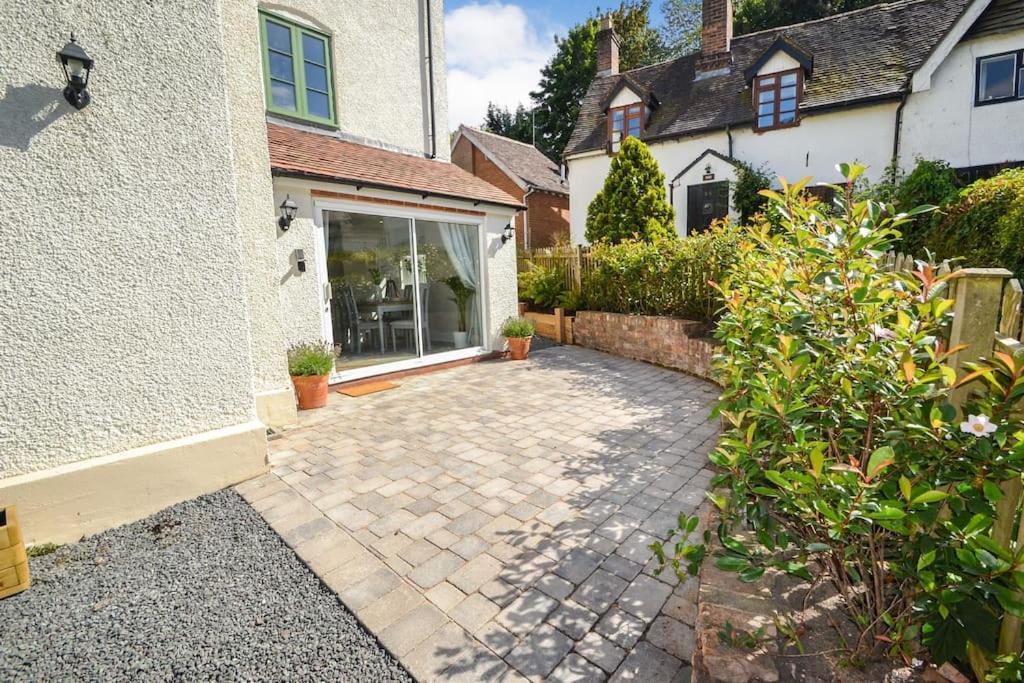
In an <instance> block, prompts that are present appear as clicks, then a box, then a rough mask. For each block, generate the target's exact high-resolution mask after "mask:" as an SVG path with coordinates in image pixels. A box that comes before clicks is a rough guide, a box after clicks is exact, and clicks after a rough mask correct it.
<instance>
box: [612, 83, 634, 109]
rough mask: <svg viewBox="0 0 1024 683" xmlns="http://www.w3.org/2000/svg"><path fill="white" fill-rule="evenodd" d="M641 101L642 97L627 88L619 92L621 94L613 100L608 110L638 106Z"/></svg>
mask: <svg viewBox="0 0 1024 683" xmlns="http://www.w3.org/2000/svg"><path fill="white" fill-rule="evenodd" d="M639 101H640V96H639V95H637V94H636V93H635V92H633V90H632V89H631V88H628V87H627V88H623V89H622V90H620V91H619V94H618V95H616V96H615V99H613V100H612V103H611V104H610V105H608V108H609V109H614V108H615V107H625V106H626V105H629V104H636V103H637V102H639Z"/></svg>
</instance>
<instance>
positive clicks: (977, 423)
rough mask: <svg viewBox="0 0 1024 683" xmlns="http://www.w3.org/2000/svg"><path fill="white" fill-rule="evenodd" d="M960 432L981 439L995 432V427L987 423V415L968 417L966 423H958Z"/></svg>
mask: <svg viewBox="0 0 1024 683" xmlns="http://www.w3.org/2000/svg"><path fill="white" fill-rule="evenodd" d="M960 431H961V432H965V433H967V434H974V436H977V437H982V436H988V435H989V434H991V433H992V432H994V431H996V426H995V425H994V424H992V422H991V421H989V419H988V415H968V416H967V421H966V422H961V423H960Z"/></svg>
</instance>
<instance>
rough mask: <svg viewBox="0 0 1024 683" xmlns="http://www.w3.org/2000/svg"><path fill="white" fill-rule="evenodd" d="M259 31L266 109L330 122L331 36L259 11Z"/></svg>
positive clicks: (331, 106)
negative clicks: (261, 46) (261, 43)
mask: <svg viewBox="0 0 1024 683" xmlns="http://www.w3.org/2000/svg"><path fill="white" fill-rule="evenodd" d="M260 34H261V38H262V42H263V87H264V90H265V92H266V96H267V110H268V111H271V112H274V113H275V114H284V115H286V116H294V117H297V118H300V119H305V120H307V121H313V122H315V123H326V124H331V125H334V124H335V123H336V122H337V120H336V116H335V111H334V88H333V81H334V76H333V70H332V68H331V39H330V38H329V37H327V36H325V35H324V34H322V33H318V32H316V31H313V30H311V29H308V28H306V27H304V26H299V25H297V24H293V23H292V22H289V21H286V20H284V19H281V18H280V17H276V16H273V15H270V14H264V13H260Z"/></svg>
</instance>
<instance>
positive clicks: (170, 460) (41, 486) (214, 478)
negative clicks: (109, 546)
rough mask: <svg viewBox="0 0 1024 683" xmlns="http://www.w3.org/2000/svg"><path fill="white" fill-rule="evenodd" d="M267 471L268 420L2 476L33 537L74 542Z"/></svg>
mask: <svg viewBox="0 0 1024 683" xmlns="http://www.w3.org/2000/svg"><path fill="white" fill-rule="evenodd" d="M266 471H267V436H266V428H265V427H264V425H263V424H262V423H260V422H257V421H255V420H254V421H251V422H246V423H243V424H239V425H234V426H232V427H226V428H224V429H218V430H215V431H212V432H206V433H203V434H197V435H195V436H190V437H187V438H184V439H177V440H174V441H166V442H163V443H159V444H154V445H151V446H145V447H143V448H136V449H133V450H130V451H125V452H123V453H116V454H113V455H107V456H103V457H99V458H92V459H89V460H84V461H82V462H76V463H72V464H69V465H64V466H61V467H57V468H54V469H51V470H46V471H43V472H32V473H29V474H23V475H20V476H17V477H11V478H10V479H6V480H3V481H0V504H3V505H16V506H17V507H18V515H19V517H20V518H21V521H22V528H23V532H24V535H25V540H26V542H28V543H67V542H71V541H77V540H78V539H79V538H81V537H82V536H86V535H89V534H94V533H97V532H99V531H103V530H105V529H109V528H111V527H115V526H118V525H121V524H125V523H128V522H133V521H135V520H138V519H142V518H143V517H146V516H147V515H150V514H152V513H154V512H157V511H159V510H162V509H163V508H165V507H168V506H170V505H173V504H175V503H179V502H181V501H183V500H187V499H189V498H194V497H195V496H199V495H202V494H204V493H211V492H213V491H217V490H219V489H222V488H224V487H225V486H230V485H231V484H236V483H238V482H241V481H245V480H246V479H251V478H252V477H255V476H258V475H260V474H262V473H264V472H266Z"/></svg>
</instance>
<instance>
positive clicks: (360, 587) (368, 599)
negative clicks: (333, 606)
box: [338, 565, 402, 612]
mask: <svg viewBox="0 0 1024 683" xmlns="http://www.w3.org/2000/svg"><path fill="white" fill-rule="evenodd" d="M401 583H402V579H401V578H399V577H398V575H397V574H395V573H394V572H393V571H391V570H390V569H388V568H387V567H385V566H383V565H381V568H380V569H378V570H377V571H375V572H373V573H372V574H370V575H369V576H367V577H366V578H365V579H363V580H362V581H360V582H358V583H356V584H355V585H353V586H351V587H349V588H346V589H345V590H343V591H342V592H341V593H339V594H338V597H340V598H341V601H342V602H344V603H345V606H346V607H348V608H349V609H350V610H352V611H353V612H358V611H359V610H361V609H362V608H364V607H366V606H367V605H369V604H370V603H372V602H375V601H376V600H378V599H379V598H382V597H384V596H385V595H387V594H388V593H390V592H391V591H393V590H395V589H396V588H398V586H400V585H401Z"/></svg>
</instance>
